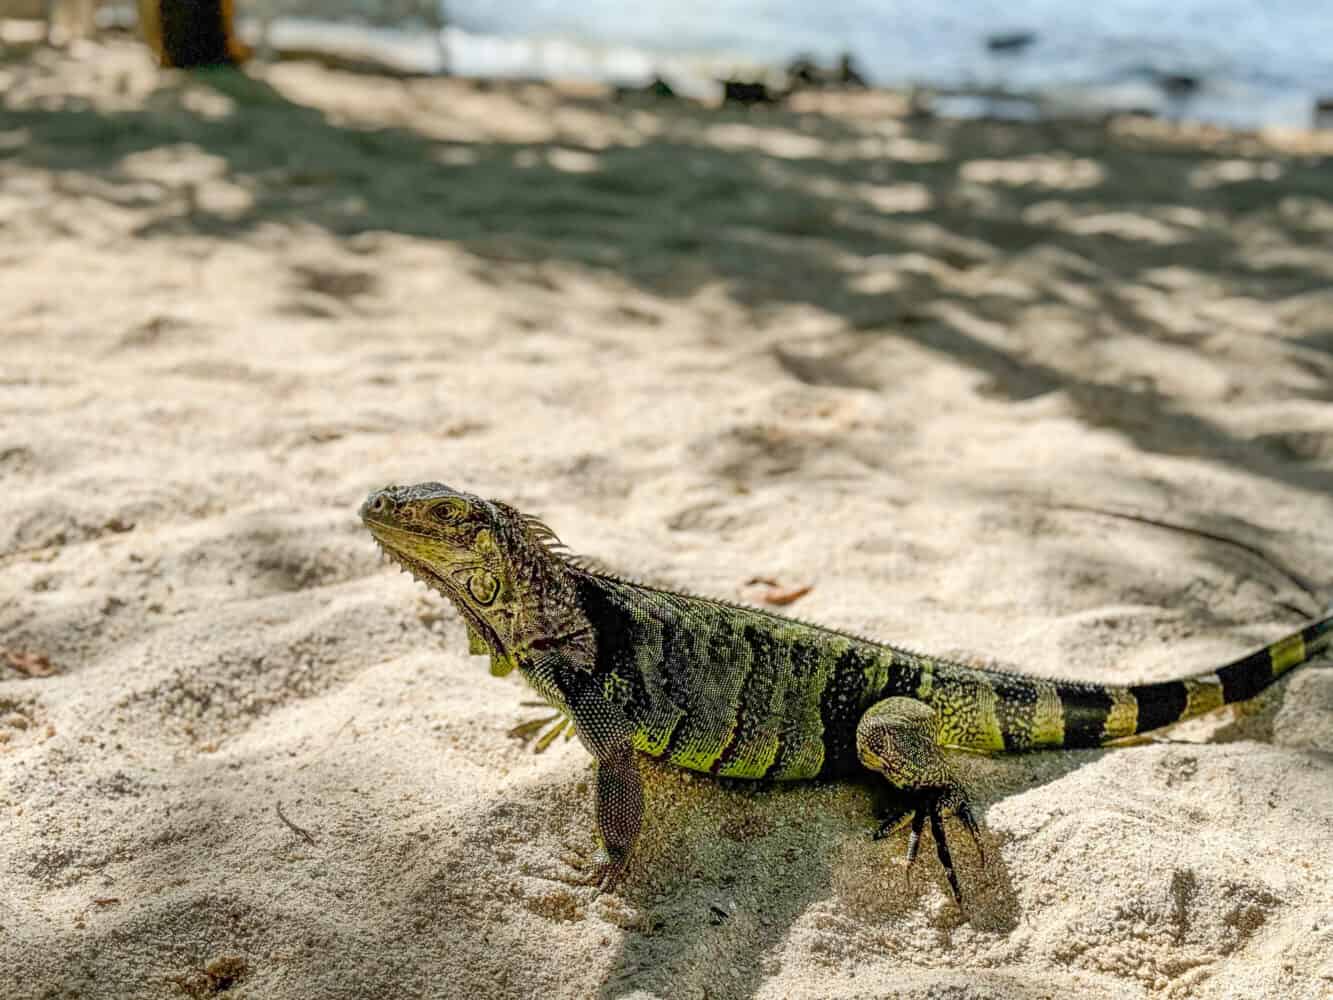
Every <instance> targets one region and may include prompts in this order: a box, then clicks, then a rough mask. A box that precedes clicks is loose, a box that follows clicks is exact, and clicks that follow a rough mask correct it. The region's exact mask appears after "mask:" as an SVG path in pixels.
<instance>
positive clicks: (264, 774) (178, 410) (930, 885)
mask: <svg viewBox="0 0 1333 1000" xmlns="http://www.w3.org/2000/svg"><path fill="white" fill-rule="evenodd" d="M1330 246H1333V136H1330V134H1328V133H1324V134H1322V135H1320V134H1316V133H1307V132H1299V131H1289V132H1280V133H1279V132H1274V133H1271V134H1249V135H1243V134H1236V133H1229V132H1225V131H1222V130H1219V129H1215V128H1207V127H1202V126H1172V125H1168V124H1164V123H1157V122H1153V121H1148V120H1141V119H1134V118H1115V119H1110V120H1107V121H1048V122H1040V123H1027V124H1016V123H998V122H986V121H949V120H940V119H934V118H913V117H910V116H908V104H907V101H906V100H905V99H904V98H903V97H901V96H899V95H893V94H883V93H867V94H847V95H839V94H827V95H822V96H820V95H812V96H807V97H804V98H802V99H800V101H798V102H797V103H795V104H793V105H792V106H790V107H788V108H785V109H780V110H778V109H755V110H754V111H751V112H746V111H744V110H730V109H728V110H719V109H711V108H702V107H698V106H694V105H689V104H685V103H682V102H663V103H653V102H651V101H649V100H646V99H630V100H620V101H616V100H613V99H612V97H611V95H609V94H608V93H607V92H606V91H604V90H602V89H600V88H597V87H593V86H583V87H574V86H563V87H562V86H557V85H549V84H539V83H519V82H510V83H489V84H488V83H485V82H481V81H468V80H462V79H425V78H422V79H410V78H391V77H387V76H375V75H368V74H354V73H349V72H342V71H338V70H335V69H331V68H328V67H322V66H319V65H316V64H314V63H284V64H279V65H275V66H270V67H258V66H257V67H253V68H251V69H250V70H249V71H248V74H247V76H245V77H235V76H228V75H226V74H221V73H201V74H196V75H193V76H188V75H183V74H180V73H175V72H164V71H160V70H158V69H156V68H155V67H154V66H153V65H152V64H151V61H150V58H149V55H148V53H147V51H146V50H145V49H144V48H142V47H141V46H138V45H135V44H133V43H131V42H128V41H116V40H110V41H107V42H106V43H104V44H99V45H96V46H83V47H79V48H77V49H76V50H75V51H74V52H73V53H72V54H70V53H59V52H54V51H50V50H45V49H37V48H29V47H13V46H11V47H9V48H7V49H4V50H0V347H2V348H3V354H2V355H0V482H3V485H4V489H3V490H0V997H4V998H5V1000H11V998H12V1000H19V998H43V1000H55V998H62V1000H63V998H74V997H78V998H99V1000H100V998H157V997H163V998H168V997H181V996H186V997H211V996H225V997H228V998H274V1000H323V998H348V1000H351V998H358V1000H363V998H364V1000H381V998H382V1000H390V998H393V1000H398V998H409V997H411V998H415V997H432V998H434V997H441V998H443V997H463V998H469V1000H483V998H493V997H494V998H499V997H542V998H544V1000H556V998H585V997H597V998H603V1000H611V998H635V1000H642V998H650V997H651V998H670V1000H675V998H696V1000H704V998H707V1000H729V998H764V1000H777V998H820V997H857V998H872V997H876V998H878V997H903V998H922V1000H926V998H949V1000H981V998H997V1000H999V998H1003V1000H1039V998H1056V997H1060V998H1067V997H1070V996H1077V997H1080V998H1086V1000H1103V998H1105V1000H1111V998H1115V1000H1120V998H1164V1000H1165V998H1170V1000H1183V998H1203V1000H1228V998H1240V997H1244V998H1247V1000H1259V998H1273V1000H1324V998H1327V997H1329V996H1330V995H1333V666H1331V665H1330V662H1329V660H1328V659H1327V658H1325V659H1324V660H1322V661H1319V662H1316V663H1314V664H1311V665H1309V666H1307V667H1305V668H1303V669H1301V670H1299V671H1297V672H1295V673H1294V675H1293V676H1292V677H1291V678H1290V680H1289V681H1286V682H1284V683H1282V684H1280V685H1278V686H1277V687H1276V688H1274V689H1271V690H1270V691H1269V692H1267V693H1265V695H1263V696H1262V697H1260V698H1259V699H1257V700H1256V702H1254V703H1252V704H1250V705H1247V706H1244V707H1243V708H1242V709H1239V710H1230V709H1228V710H1224V711H1223V712H1220V713H1218V714H1217V715H1215V716H1213V717H1209V718H1207V719H1201V720H1197V721H1195V722H1193V723H1189V724H1186V725H1185V726H1182V727H1178V728H1177V729H1175V730H1173V731H1171V732H1170V733H1169V734H1167V736H1168V737H1169V738H1167V739H1163V740H1161V741H1157V742H1150V743H1145V744H1143V745H1136V746H1132V747H1126V748H1118V749H1114V750H1105V751H1079V752H1056V753H1040V754H1032V755H1027V756H1021V757H1009V758H996V759H984V758H975V759H969V760H968V761H966V765H967V767H966V771H965V773H966V774H967V776H968V782H969V785H970V787H971V789H972V792H973V795H974V797H975V801H976V802H977V803H978V805H979V806H980V807H981V808H982V811H983V813H984V826H985V843H986V847H987V852H988V856H989V857H988V863H987V865H986V866H985V867H984V868H982V867H981V866H980V865H979V864H978V863H977V860H976V856H975V854H974V853H973V852H972V850H971V849H970V848H969V847H968V845H967V844H966V842H965V840H963V839H961V838H960V840H959V846H958V847H957V848H956V852H955V856H956V858H957V860H958V862H959V864H960V874H961V877H962V879H963V882H964V886H965V891H967V893H968V899H969V907H968V912H967V913H966V915H963V914H960V912H959V910H958V908H957V907H955V905H954V903H953V901H952V899H951V898H950V896H949V891H948V887H947V885H946V883H945V881H944V878H943V875H942V874H941V872H940V870H939V867H938V865H937V864H935V862H934V859H933V857H932V856H931V852H930V850H929V848H928V849H927V850H926V852H924V853H925V857H924V858H923V861H922V863H920V864H918V866H917V868H916V869H915V871H914V873H913V876H912V879H911V881H910V884H909V882H908V880H907V879H906V878H905V876H904V871H903V868H902V867H901V860H902V856H903V853H904V850H905V840H906V838H905V836H897V837H892V838H889V839H886V840H883V841H879V842H875V841H873V840H872V839H871V833H872V832H873V830H874V827H875V821H874V817H873V814H872V795H871V788H870V786H869V784H868V783H865V784H861V783H856V782H849V783H830V784H806V785H790V786H768V787H765V786H757V785H752V784H744V783H739V782H719V781H714V780H710V779H708V778H707V777H703V776H692V775H688V774H683V773H680V772H676V771H672V770H669V769H665V768H661V767H658V766H655V765H651V764H649V763H648V762H645V763H644V770H645V773H646V777H647V788H648V813H647V820H646V823H645V829H644V832H643V836H642V840H641V842H640V847H639V850H638V853H637V855H636V860H635V862H634V864H633V866H632V868H631V871H630V874H629V877H628V879H627V880H626V882H625V884H624V886H623V889H622V890H621V891H620V892H619V893H618V894H617V895H616V896H613V897H601V898H596V899H594V898H593V896H592V893H591V891H590V890H589V889H586V888H581V887H576V886H572V885H570V884H568V882H567V881H566V879H567V878H568V877H569V875H570V873H571V872H572V871H574V868H573V867H571V863H576V858H577V856H578V855H591V852H592V849H593V831H594V823H593V816H592V797H591V792H590V787H589V783H590V780H591V777H592V770H591V761H590V758H589V757H588V756H587V754H586V753H585V752H584V751H583V749H582V748H581V747H580V746H579V744H578V743H577V741H575V742H563V741H561V742H558V743H556V744H555V745H553V746H552V747H551V749H549V750H548V751H547V752H546V753H544V754H542V755H534V754H533V753H532V752H531V749H530V748H528V747H525V746H524V745H523V744H522V743H521V742H519V741H518V740H516V739H514V738H512V737H511V736H510V735H508V731H509V729H510V728H511V727H513V726H514V725H515V724H516V723H518V722H520V721H521V720H523V719H525V718H530V717H532V716H533V715H534V714H540V712H541V710H540V709H534V708H532V707H530V706H525V705H524V704H523V703H524V702H525V701H528V700H530V699H531V697H532V695H531V693H530V692H528V691H527V690H525V688H524V687H523V685H522V682H521V681H520V680H519V679H518V678H517V676H516V675H515V676H511V677H507V678H503V679H496V678H492V677H490V676H489V675H488V672H487V669H486V663H485V660H484V659H481V658H475V657H470V656H469V655H468V652H467V641H466V636H465V634H464V628H463V625H462V623H461V621H460V620H459V619H458V617H457V616H456V614H455V613H454V611H453V610H452V609H451V608H449V607H448V606H447V605H446V604H445V602H444V601H443V600H441V599H440V598H438V597H437V596H435V595H433V594H431V593H429V592H427V591H426V590H425V589H424V588H423V587H422V586H420V585H419V584H416V583H414V582H413V581H412V580H411V579H410V578H408V577H407V576H402V575H398V574H397V573H396V572H395V571H394V569H393V568H392V567H391V566H389V565H388V564H386V563H384V562H382V561H381V559H380V556H379V554H378V552H377V550H376V548H375V546H374V544H373V543H372V542H371V539H370V538H369V536H368V535H367V534H366V532H365V531H364V529H363V528H362V527H361V525H360V523H359V522H358V520H357V518H356V507H357V505H358V504H359V503H360V501H361V500H362V499H363V498H364V496H365V495H366V494H367V492H368V491H369V490H371V489H372V488H375V487H378V486H381V485H383V484H385V483H389V482H400V483H403V482H415V481H418V480H427V479H433V480H440V481H443V482H446V483H449V484H451V485H453V486H457V487H460V488H463V489H467V490H470V491H472V492H476V493H480V494H483V495H487V496H494V497H498V498H502V499H505V500H507V501H509V502H511V503H513V504H514V505H515V506H517V507H519V508H521V509H523V510H527V511H530V512H532V513H534V514H539V515H541V516H542V517H543V518H544V519H545V520H546V521H547V522H548V523H550V524H551V526H552V527H553V528H554V529H555V530H556V531H557V532H558V533H559V534H560V536H561V537H562V538H563V540H564V541H565V542H566V543H567V544H568V545H569V546H570V547H571V548H572V549H574V550H575V551H578V552H581V553H585V554H587V555H589V556H592V557H595V558H596V559H597V560H599V561H600V562H602V563H604V564H606V565H608V566H610V567H613V568H614V569H616V570H619V571H621V572H624V573H627V574H629V575H633V576H635V577H639V578H643V579H646V580H649V581H652V582H664V583H669V584H672V585H674V586H677V587H681V588H684V589H689V590H692V591H698V592H701V593H708V594H715V595H717V596H720V597H725V598H729V599H734V600H745V601H763V600H764V599H765V597H766V596H770V594H771V592H772V591H774V590H777V591H783V590H788V591H790V590H794V589H798V588H804V587H809V588H810V589H809V591H808V592H807V593H805V594H804V596H802V597H800V598H799V599H798V600H796V601H795V602H794V603H792V604H790V605H789V606H787V607H785V608H784V609H783V610H784V612H786V613H791V614H794V615H798V616H800V617H802V618H806V619H810V620H813V621H817V622H822V623H827V624H831V625H835V626H838V627H841V628H845V629H849V630H853V631H856V632H860V633H865V634H868V635H872V636H875V637H878V638H882V639H884V640H887V641H891V642H895V643H898V644H901V645H904V646H908V647H910V648H913V649H920V650H923V651H926V652H931V653H935V654H939V655H944V656H951V657H955V658H959V659H963V660H966V661H968V662H974V663H977V664H983V665H991V666H1001V667H1006V668H1016V669H1022V670H1025V671H1029V672H1032V673H1037V674H1042V675H1047V676H1063V677H1072V678H1079V679H1086V680H1095V681H1113V682H1117V683H1130V682H1140V681H1145V680H1157V679H1165V678H1168V677H1174V676H1179V675H1183V674H1187V673H1194V672H1199V671H1203V670H1208V669H1211V668H1212V667H1214V666H1216V665H1218V664H1220V663H1222V662H1224V661H1225V660H1226V659H1228V658H1230V657H1233V656H1235V655H1239V654H1241V653H1244V652H1247V651H1248V650H1250V649H1252V648H1254V647H1256V646H1259V645H1261V644H1263V643H1264V642H1267V641H1270V640H1272V639H1275V638H1277V637H1278V636H1280V635H1282V634H1284V633H1285V632H1287V631H1290V630H1291V629H1292V628H1294V627H1296V626H1298V625H1299V624H1300V623H1301V622H1302V621H1303V620H1305V619H1307V618H1309V617H1312V616H1314V615H1315V614H1317V613H1318V612H1319V611H1320V610H1321V609H1322V608H1324V607H1326V606H1327V605H1328V604H1329V601H1330V600H1333V569H1330V567H1333V253H1331V252H1330V249H1329V248H1330ZM755 581H768V582H759V583H756V582H755Z"/></svg>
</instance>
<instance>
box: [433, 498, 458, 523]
mask: <svg viewBox="0 0 1333 1000" xmlns="http://www.w3.org/2000/svg"><path fill="white" fill-rule="evenodd" d="M464 513H465V508H464V507H463V506H462V505H461V504H459V503H455V502H454V501H453V500H445V501H444V502H443V503H437V504H436V505H435V506H434V507H432V508H431V509H430V516H431V517H433V518H435V520H437V521H443V522H444V523H445V524H456V523H457V522H458V521H460V520H462V518H463V514H464Z"/></svg>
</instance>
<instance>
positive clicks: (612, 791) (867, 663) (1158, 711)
mask: <svg viewBox="0 0 1333 1000" xmlns="http://www.w3.org/2000/svg"><path fill="white" fill-rule="evenodd" d="M361 517H362V520H363V521H364V522H365V525H366V527H367V528H368V529H369V530H370V532H371V534H372V535H374V537H375V540H376V541H377V542H379V544H380V546H381V547H382V548H383V550H384V551H385V552H387V553H388V554H389V555H390V556H391V557H392V558H393V559H394V560H395V561H396V562H398V563H399V564H400V565H401V566H402V567H403V568H405V569H407V570H408V571H410V572H411V573H412V574H413V575H414V576H415V577H416V578H417V579H419V580H421V581H422V582H424V583H426V584H427V585H429V586H430V587H432V588H434V589H435V590H438V591H439V592H440V593H442V594H443V595H444V596H445V597H447V598H449V599H450V600H451V601H452V602H453V603H454V605H455V606H456V607H457V608H458V611H459V612H460V614H461V615H462V616H463V619H464V621H465V622H466V623H467V626H468V632H469V636H470V638H471V647H472V651H473V652H477V653H481V652H489V653H490V655H491V658H492V659H491V672H492V673H495V674H504V673H507V672H509V671H510V670H512V669H514V668H515V667H516V668H517V669H518V670H519V671H520V672H521V673H522V674H523V676H524V677H525V678H526V679H527V680H528V682H529V683H530V684H531V685H532V686H533V687H534V688H535V689H536V690H537V691H538V692H539V693H540V695H541V696H542V698H543V699H545V701H546V702H548V703H549V704H550V705H551V706H552V707H553V708H555V709H556V710H557V711H558V712H559V713H560V715H558V716H553V717H552V719H558V720H559V722H558V724H557V727H556V730H555V732H558V731H559V729H560V728H561V726H563V725H564V724H565V721H566V719H567V720H568V721H569V722H572V726H573V730H574V731H575V732H576V733H577V734H578V736H579V738H580V739H581V740H582V742H583V745H584V746H585V747H587V749H588V751H589V752H590V753H591V754H592V755H593V757H594V758H595V759H596V763H597V781H596V785H597V791H596V814H597V824H598V826H599V827H600V831H601V839H602V850H601V852H600V853H599V857H598V865H597V870H596V873H595V881H596V883H597V884H598V886H599V888H600V890H602V891H609V890H610V889H612V888H614V887H615V885H616V884H617V882H619V880H620V879H621V877H622V876H623V874H624V872H625V868H626V865H627V864H628V862H629V859H630V854H631V851H632V850H633V848H634V842H635V839H636V838H637V836H638V833H639V825H640V821H641V820H642V818H643V785H642V780H641V778H640V776H639V770H638V767H637V765H636V763H635V751H636V750H637V751H639V752H642V753H646V754H650V755H652V756H654V757H663V758H665V759H667V760H669V761H671V762H672V763H673V764H677V765H679V766H681V767H686V768H690V769H691V770H695V771H704V772H707V773H710V774H716V775H725V776H729V777H734V778H770V779H776V780H782V781H786V780H796V779H801V778H815V777H826V776H837V775H848V774H853V773H856V772H857V771H858V770H859V769H861V768H868V769H869V770H870V771H872V772H875V773H878V774H881V775H883V776H884V778H885V779H886V780H887V781H888V782H889V784H890V785H891V786H893V788H895V789H897V790H898V791H899V793H900V794H902V795H905V796H906V800H907V801H908V802H910V803H911V808H910V810H909V811H910V812H911V814H912V819H911V835H910V838H909V841H908V848H907V863H908V864H909V865H910V864H912V862H913V861H914V860H915V858H916V854H917V848H918V845H919V843H920V836H921V832H922V829H923V827H924V826H925V823H926V821H927V820H929V822H930V828H931V833H932V835H933V838H934V842H935V848H936V853H937V854H938V856H939V859H940V863H941V864H942V865H943V866H944V871H945V874H946V875H947V877H948V880H949V886H950V888H951V889H952V890H953V895H954V899H955V900H956V901H957V902H958V903H959V904H960V905H961V903H962V897H961V894H960V892H959V889H958V880H957V877H956V876H955V874H954V870H953V862H952V859H951V858H950V855H949V848H948V844H947V842H946V839H945V832H944V826H943V823H942V817H943V816H944V815H947V814H952V815H953V816H955V817H956V818H957V819H958V820H959V821H960V822H961V823H962V825H963V827H964V828H965V829H966V830H967V831H968V832H969V833H970V834H971V836H972V839H973V841H974V843H975V844H976V846H977V849H978V851H980V848H981V844H980V840H979V839H978V828H977V822H976V820H975V818H974V816H973V813H972V809H971V807H970V806H969V804H968V798H967V795H966V793H965V791H964V788H963V785H962V783H961V782H960V781H959V778H958V775H957V773H956V772H955V770H954V768H953V766H952V765H951V764H950V762H949V760H948V759H947V758H946V757H945V755H944V754H943V753H942V752H941V751H942V748H954V749H961V750H972V751H981V752H998V751H1018V750H1034V749H1039V748H1042V747H1099V746H1106V745H1107V744H1110V743H1114V742H1115V741H1117V740H1123V739H1125V738H1126V737H1130V736H1134V735H1137V734H1139V733H1146V732H1149V731H1150V730H1154V729H1158V728H1160V727H1162V726H1166V725H1170V724H1171V723H1174V722H1178V721H1180V720H1181V719H1188V718H1192V717H1194V716H1197V715H1201V714H1203V713H1205V712H1208V711H1211V710H1212V709H1215V708H1218V707H1220V706H1222V705H1226V704H1230V703H1232V702H1237V701H1243V700H1245V699H1247V698H1252V697H1253V696H1254V695H1256V694H1258V693H1259V692H1260V691H1262V690H1263V689H1264V688H1266V687H1268V685H1270V684H1272V683H1273V682H1274V681H1275V680H1277V678H1279V677H1281V676H1282V675H1283V674H1285V673H1287V672H1288V671H1289V670H1291V669H1292V668H1294V667H1296V666H1299V665H1300V664H1302V663H1305V662H1306V661H1307V660H1309V659H1311V658H1312V657H1314V656H1316V655H1317V654H1318V653H1319V652H1320V651H1322V650H1324V649H1326V648H1327V647H1328V645H1329V643H1330V637H1331V636H1333V609H1331V613H1330V614H1329V615H1328V616H1326V617H1324V618H1322V619H1321V620H1319V621H1316V622H1314V623H1312V624H1310V625H1307V626H1306V627H1305V628H1303V629H1301V630H1300V631H1299V632H1295V633H1293V634H1291V635H1289V636H1287V637H1285V638H1283V639H1280V640H1279V641H1277V642H1275V643H1273V644H1272V645H1271V646H1268V647H1267V648H1265V649H1261V650H1259V651H1257V652H1254V653H1251V654H1250V655H1248V656H1244V657H1241V658H1240V659H1238V660H1236V661H1234V662H1232V663H1229V664H1227V665H1226V666H1223V667H1220V668H1218V669H1217V670H1215V671H1212V672H1209V673H1204V674H1197V675H1195V676H1192V677H1187V678H1185V679H1183V680H1173V681H1162V682H1159V683H1155V684H1137V685H1131V686H1127V687H1125V686H1118V685H1109V684H1107V685H1102V684H1087V683H1082V682H1077V681H1059V680H1047V679H1045V678H1038V677H1030V676H1026V675H1023V674H1015V673H1005V672H1000V671H995V670H982V669H976V668H973V667H969V666H966V665H964V664H961V663H954V662H949V661H946V660H941V659H936V658H934V657H929V656H923V655H921V654H918V653H913V652H908V651H907V650H904V649H900V648H898V647H896V646H890V645H886V644H883V643H878V642H873V641H871V640H868V639H864V638H861V637H858V636H855V635H850V634H848V633H846V632H840V631H837V630H835V629H830V628H823V627H821V626H819V625H813V624H809V623H806V622H801V621H796V620H793V619H790V618H784V617H781V616H779V615H776V614H771V613H769V612H767V611H761V610H759V609H757V608H750V607H745V606H742V605H737V604H732V603H729V602H727V601H720V600H713V599H710V598H706V597H697V596H693V595H689V594H682V593H676V592H673V591H670V590H663V589H660V588H657V587H650V586H646V585H644V584H640V583H634V582H633V581H630V580H626V579H622V578H620V577H617V576H614V575H611V574H608V573H604V572H600V571H598V570H596V569H594V568H593V567H591V566H589V565H588V564H586V563H584V562H582V561H580V560H579V559H577V558H575V557H573V556H572V555H570V554H569V553H568V552H566V551H565V549H564V548H563V546H561V544H560V542H559V540H558V539H557V538H556V536H555V534H554V533H553V532H552V531H551V529H550V528H548V527H547V526H546V525H544V524H542V523H541V522H540V521H538V520H537V519H535V518H533V517H530V516H528V515H525V514H522V513H520V512H518V511H517V510H515V509H514V508H512V507H509V506H507V505H506V504H503V503H499V502H497V501H494V500H484V499H482V498H481V497H477V496H472V495H471V494H468V493H460V492H458V491H456V490H453V489H450V488H449V487H447V486H443V485H441V484H439V483H421V484H419V485H416V486H389V487H386V488H384V489H382V490H377V491H376V492H374V493H372V494H371V495H370V496H369V497H368V498H367V500H366V502H365V503H364V504H363V505H362V507H361ZM562 716H563V718H562ZM541 721H550V720H541ZM520 728H522V727H520ZM551 735H554V733H552V734H548V737H547V739H548V740H549V737H550V736H551ZM897 818H898V819H899V820H904V819H905V818H906V813H902V814H900V815H899V816H898V817H897ZM895 825H896V824H894V823H893V822H892V821H889V822H886V824H885V826H884V827H882V828H881V831H880V832H881V834H882V833H884V832H885V831H886V830H887V829H888V828H889V827H890V826H895ZM983 861H984V855H983Z"/></svg>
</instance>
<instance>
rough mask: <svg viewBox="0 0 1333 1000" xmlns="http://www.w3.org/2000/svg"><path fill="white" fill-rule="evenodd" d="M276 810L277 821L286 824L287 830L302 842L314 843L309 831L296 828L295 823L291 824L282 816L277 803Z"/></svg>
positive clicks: (280, 805) (280, 807) (280, 808)
mask: <svg viewBox="0 0 1333 1000" xmlns="http://www.w3.org/2000/svg"><path fill="white" fill-rule="evenodd" d="M277 809H278V819H280V820H282V821H283V822H284V823H286V824H287V826H288V828H289V829H291V831H292V832H293V833H294V834H296V835H297V836H298V837H300V838H301V839H302V840H304V841H305V842H306V843H307V844H313V843H315V838H314V837H313V836H312V835H311V833H310V831H309V830H303V829H302V828H301V827H299V826H297V825H296V824H295V823H293V822H292V821H291V820H289V819H288V818H287V817H286V816H284V815H283V812H282V803H281V802H279V803H278V805H277Z"/></svg>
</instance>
